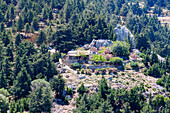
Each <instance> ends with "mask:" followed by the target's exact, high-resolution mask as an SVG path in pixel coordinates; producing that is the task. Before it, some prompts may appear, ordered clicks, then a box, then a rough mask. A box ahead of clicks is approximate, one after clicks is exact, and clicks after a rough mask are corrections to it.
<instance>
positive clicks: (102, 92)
mask: <svg viewBox="0 0 170 113" xmlns="http://www.w3.org/2000/svg"><path fill="white" fill-rule="evenodd" d="M109 89H110V88H109V86H108V85H107V81H106V79H105V78H104V77H102V79H101V81H100V82H99V91H98V94H99V97H100V98H103V99H105V100H106V98H107V94H109Z"/></svg>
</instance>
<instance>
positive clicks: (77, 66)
mask: <svg viewBox="0 0 170 113" xmlns="http://www.w3.org/2000/svg"><path fill="white" fill-rule="evenodd" d="M80 67H81V65H80V64H79V63H78V62H75V63H73V64H72V68H73V69H78V68H80Z"/></svg>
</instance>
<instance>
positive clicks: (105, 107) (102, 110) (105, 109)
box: [98, 100, 112, 113]
mask: <svg viewBox="0 0 170 113" xmlns="http://www.w3.org/2000/svg"><path fill="white" fill-rule="evenodd" d="M98 111H99V113H111V112H112V107H111V104H110V103H109V101H108V100H106V101H105V102H103V103H102V105H101V106H100V107H99V110H98Z"/></svg>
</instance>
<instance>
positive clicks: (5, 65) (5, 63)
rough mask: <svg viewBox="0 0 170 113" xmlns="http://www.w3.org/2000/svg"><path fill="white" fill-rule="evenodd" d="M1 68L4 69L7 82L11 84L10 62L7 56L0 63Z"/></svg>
mask: <svg viewBox="0 0 170 113" xmlns="http://www.w3.org/2000/svg"><path fill="white" fill-rule="evenodd" d="M2 69H3V70H4V75H5V78H6V79H7V82H8V83H9V82H10V84H9V85H11V84H12V83H11V82H12V80H13V78H12V70H11V64H10V62H9V59H8V58H5V59H4V61H3V64H2Z"/></svg>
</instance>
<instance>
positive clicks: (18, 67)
mask: <svg viewBox="0 0 170 113" xmlns="http://www.w3.org/2000/svg"><path fill="white" fill-rule="evenodd" d="M21 67H22V65H21V59H20V57H19V56H16V61H15V64H14V79H16V77H17V75H18V73H19V72H20V71H21Z"/></svg>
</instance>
